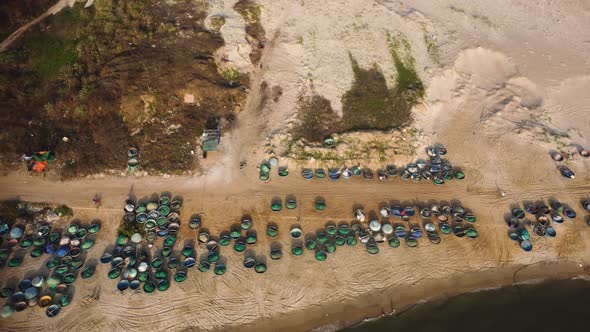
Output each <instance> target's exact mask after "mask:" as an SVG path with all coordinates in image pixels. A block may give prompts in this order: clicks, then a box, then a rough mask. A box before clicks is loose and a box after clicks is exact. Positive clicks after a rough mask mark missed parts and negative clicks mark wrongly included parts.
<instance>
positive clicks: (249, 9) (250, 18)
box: [234, 0, 265, 65]
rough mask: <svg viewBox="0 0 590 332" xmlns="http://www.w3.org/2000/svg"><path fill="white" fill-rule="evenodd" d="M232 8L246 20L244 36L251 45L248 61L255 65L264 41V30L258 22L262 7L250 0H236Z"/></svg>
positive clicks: (258, 60) (260, 54) (258, 59)
mask: <svg viewBox="0 0 590 332" xmlns="http://www.w3.org/2000/svg"><path fill="white" fill-rule="evenodd" d="M234 9H235V10H236V11H237V12H238V13H240V15H242V17H243V18H244V20H245V21H246V36H247V39H248V42H249V43H250V45H251V46H252V52H250V61H251V62H252V64H254V65H256V64H258V62H260V57H261V56H262V49H263V48H264V43H265V32H264V28H263V27H262V24H261V23H260V15H261V14H262V7H260V5H258V4H256V3H255V2H254V1H252V0H240V1H238V2H237V3H236V4H235V6H234Z"/></svg>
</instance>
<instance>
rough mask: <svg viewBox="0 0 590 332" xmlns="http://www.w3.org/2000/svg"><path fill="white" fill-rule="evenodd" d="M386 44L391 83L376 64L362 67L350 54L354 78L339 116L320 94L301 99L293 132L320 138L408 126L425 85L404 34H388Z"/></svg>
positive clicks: (343, 98)
mask: <svg viewBox="0 0 590 332" xmlns="http://www.w3.org/2000/svg"><path fill="white" fill-rule="evenodd" d="M388 45H389V47H390V51H391V56H392V60H393V63H394V65H395V68H396V71H397V73H396V74H397V75H396V79H395V85H394V86H393V87H391V88H390V87H388V86H387V81H386V79H385V76H384V75H383V72H382V71H381V69H380V68H379V67H378V66H377V64H374V65H373V67H371V68H368V69H364V68H361V67H360V66H359V65H358V63H357V62H356V60H355V59H354V58H353V57H352V56H351V57H350V61H351V63H352V70H353V73H354V81H353V82H352V87H351V88H350V90H348V91H347V92H346V93H345V94H344V95H343V96H342V118H340V117H338V116H337V114H335V112H334V110H333V109H332V106H331V105H330V102H329V101H328V100H326V99H325V98H323V97H321V96H318V95H315V96H313V97H312V98H311V99H309V100H305V99H302V100H301V102H300V106H301V109H300V111H299V114H298V121H297V124H296V126H295V127H294V129H295V130H294V133H293V134H294V135H295V136H296V137H303V138H304V139H306V140H307V141H310V142H321V141H322V140H323V139H325V138H326V137H328V136H330V135H331V134H333V133H341V132H347V131H356V130H390V129H395V128H400V127H404V126H407V125H408V124H409V123H410V122H411V120H412V119H411V111H412V107H414V106H415V105H416V104H418V103H419V102H420V100H421V99H422V98H423V96H424V86H423V85H422V81H421V79H420V77H419V76H418V74H417V72H416V70H415V68H414V64H415V61H414V58H413V57H412V55H411V48H410V46H409V43H408V42H407V41H406V40H405V38H403V36H401V37H399V38H398V40H394V39H393V38H392V37H391V36H388Z"/></svg>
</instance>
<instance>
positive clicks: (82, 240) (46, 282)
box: [0, 221, 100, 318]
mask: <svg viewBox="0 0 590 332" xmlns="http://www.w3.org/2000/svg"><path fill="white" fill-rule="evenodd" d="M24 230H25V227H23V226H21V225H15V226H13V227H12V229H11V230H10V232H9V234H10V237H11V239H10V240H9V241H8V244H9V248H11V247H16V246H17V244H18V246H19V247H20V248H21V250H19V253H18V254H15V255H13V257H12V258H11V259H10V260H8V266H9V267H16V266H19V265H20V264H21V263H22V253H23V252H24V251H29V250H30V251H29V255H30V256H31V257H33V258H37V257H40V256H41V255H42V254H44V253H45V254H49V255H51V258H50V259H49V260H48V261H47V262H46V263H45V267H46V269H44V270H43V271H40V272H38V273H34V275H35V276H34V277H33V278H32V279H28V278H25V279H23V280H21V281H20V282H19V283H18V285H17V286H16V287H14V286H10V285H5V286H4V288H2V290H0V297H2V298H6V299H7V302H6V304H5V305H4V307H3V308H2V312H1V313H0V316H1V317H3V318H5V317H8V316H10V315H12V313H13V312H14V311H23V310H25V309H26V308H27V307H34V306H39V307H42V308H46V309H45V313H46V315H47V316H48V317H54V316H56V315H57V314H58V313H59V312H60V310H61V308H63V307H66V306H68V305H69V304H70V302H71V299H72V294H73V288H72V285H73V284H74V283H75V282H76V280H77V279H78V276H80V277H81V278H82V279H88V278H90V277H92V276H93V275H94V271H95V266H94V265H92V264H88V263H86V265H85V267H84V268H82V267H83V266H84V264H85V260H86V252H87V251H88V250H90V248H92V247H93V245H94V242H95V236H96V233H98V231H99V230H100V222H98V221H95V222H92V223H91V224H90V225H88V226H87V227H85V226H82V225H80V224H79V223H78V222H74V223H71V224H70V225H68V226H67V228H66V229H65V231H64V232H63V234H62V232H61V231H59V230H55V229H54V228H53V227H52V226H51V224H49V223H48V224H44V225H41V226H39V227H38V228H37V229H36V230H35V231H34V232H33V233H32V234H25V233H24ZM9 248H3V249H1V251H0V255H1V257H2V258H3V259H5V258H7V257H8V255H9V250H10V249H9ZM23 250H24V251H23ZM6 282H7V283H9V282H10V281H6Z"/></svg>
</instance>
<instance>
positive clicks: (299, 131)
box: [295, 95, 340, 142]
mask: <svg viewBox="0 0 590 332" xmlns="http://www.w3.org/2000/svg"><path fill="white" fill-rule="evenodd" d="M297 116H298V119H297V120H298V122H297V126H296V127H295V136H299V137H304V138H305V139H307V140H308V141H310V142H322V141H323V140H324V139H326V138H327V137H328V136H330V135H331V134H333V133H334V132H336V131H338V128H339V126H340V117H339V116H338V114H337V113H336V112H335V111H334V110H333V109H332V105H331V104H330V101H329V100H328V99H326V98H324V97H322V96H319V95H313V96H312V97H310V98H307V99H304V100H302V101H301V108H300V110H299V112H298V114H297Z"/></svg>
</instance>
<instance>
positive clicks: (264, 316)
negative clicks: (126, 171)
mask: <svg viewBox="0 0 590 332" xmlns="http://www.w3.org/2000/svg"><path fill="white" fill-rule="evenodd" d="M234 3H236V1H234V0H227V1H214V6H212V8H213V9H211V13H210V14H211V15H225V14H227V15H228V20H227V22H229V23H228V26H226V27H224V28H222V29H221V31H220V33H221V36H222V37H223V38H224V40H225V41H226V44H225V45H224V47H223V48H221V49H220V51H219V54H217V55H216V57H217V58H216V59H215V60H216V61H222V60H220V59H233V60H232V61H235V62H236V63H237V64H238V65H239V66H238V67H239V68H240V70H242V71H244V72H247V73H248V74H249V75H250V76H249V79H250V83H251V87H250V90H249V94H248V100H247V103H246V105H245V107H244V110H243V111H242V112H241V113H239V114H238V115H237V119H236V124H235V127H234V129H233V130H232V131H229V132H227V133H225V134H224V136H223V137H222V140H221V141H222V143H221V150H220V152H219V158H218V159H217V160H216V161H214V162H212V163H211V164H207V165H205V166H204V169H203V175H198V176H196V175H195V176H166V177H164V176H159V177H158V176H128V177H122V176H121V177H120V176H112V175H105V174H99V175H95V176H89V177H83V178H79V179H75V180H69V181H60V180H59V179H57V178H53V177H52V176H51V175H47V176H30V175H29V173H25V172H24V171H18V172H7V173H5V174H2V176H0V200H5V199H15V198H18V199H21V200H27V201H34V202H49V203H56V204H67V205H69V206H71V207H72V208H73V209H74V217H73V218H74V219H79V220H81V221H82V223H88V222H90V221H91V220H94V219H98V220H100V221H101V222H102V225H103V227H102V230H101V232H100V233H99V235H98V238H97V242H96V245H95V246H94V247H93V248H92V250H91V251H90V252H89V256H88V259H90V260H93V259H94V260H98V259H99V258H100V256H101V255H102V254H103V253H104V252H105V250H107V248H110V247H111V246H112V245H113V244H114V242H115V239H116V236H117V234H116V232H117V227H118V226H119V224H120V222H121V219H122V216H123V205H124V202H125V199H126V197H127V196H128V195H129V194H130V193H132V194H133V195H135V196H136V197H138V198H143V197H149V196H150V195H152V194H154V193H156V194H159V193H162V192H165V191H167V192H171V193H172V195H181V196H182V197H183V200H184V205H183V207H182V210H181V231H180V233H179V234H180V241H178V243H177V244H176V246H175V249H176V250H179V249H181V248H182V247H183V246H184V244H185V243H195V248H196V253H197V256H198V257H201V255H202V254H205V253H206V251H207V250H206V249H205V247H204V245H202V244H199V245H197V243H196V241H195V237H196V235H197V234H196V232H195V231H193V230H190V229H189V228H188V226H187V221H188V218H189V217H190V216H191V215H192V214H201V215H202V216H203V222H202V228H206V229H208V230H209V231H210V233H211V234H219V233H220V232H221V231H224V230H228V229H229V227H230V226H231V225H233V224H236V223H238V222H239V220H240V218H241V216H243V215H245V214H249V215H251V216H252V218H253V229H254V230H256V232H257V233H258V242H257V244H255V245H254V246H253V247H252V249H251V250H253V252H254V253H255V254H257V255H265V256H266V257H268V255H269V251H270V246H271V244H273V243H275V242H278V243H279V244H280V245H281V246H282V250H283V257H282V258H281V259H280V260H278V261H272V260H270V259H268V260H267V265H268V271H267V272H266V273H264V274H256V273H255V272H254V271H252V270H251V269H246V268H245V267H244V266H243V264H242V260H243V257H244V254H243V253H237V252H235V251H234V250H233V249H232V248H231V247H223V248H222V249H221V255H222V257H223V259H224V260H226V262H227V273H226V274H225V275H223V276H216V275H214V274H213V273H211V272H208V273H201V272H199V271H198V270H197V269H196V268H193V269H191V270H189V272H188V278H187V280H186V281H185V282H184V283H175V282H172V285H171V287H170V289H169V290H168V291H167V292H155V293H153V294H145V293H143V291H137V292H134V291H129V290H128V291H125V292H120V291H118V290H117V289H116V281H115V280H110V279H108V278H107V272H108V271H109V268H110V266H109V265H102V264H99V265H98V266H97V271H96V273H95V275H94V276H93V277H92V278H91V279H88V280H81V281H78V282H77V283H76V284H75V285H74V288H75V296H74V299H73V301H72V304H71V305H70V306H68V307H67V308H64V309H63V310H62V311H61V313H60V315H59V316H57V317H55V318H53V319H49V318H47V317H46V316H45V312H44V310H42V309H40V308H38V307H35V308H28V309H27V310H25V311H23V312H18V313H14V314H13V315H12V316H11V317H9V318H7V319H2V320H0V330H2V331H77V330H85V331H145V330H157V331H217V330H225V331H337V330H340V329H342V328H345V327H348V326H352V325H355V324H357V323H359V322H361V321H363V320H364V319H366V318H371V317H378V316H380V315H389V314H391V313H399V312H402V311H404V310H406V309H408V308H409V307H411V306H413V305H414V304H416V303H420V302H421V301H429V300H435V299H440V298H444V297H451V296H454V295H458V294H462V293H466V292H472V291H477V290H479V289H486V288H494V287H499V286H503V285H510V284H514V283H522V282H533V281H536V280H544V279H566V278H572V277H576V276H588V275H589V274H590V236H589V235H590V227H588V224H587V220H588V213H587V212H586V211H584V210H583V209H582V207H581V204H580V201H581V200H583V199H588V198H590V196H589V194H590V182H589V180H590V172H589V170H590V159H587V158H582V157H581V156H580V155H579V154H577V148H578V147H585V148H590V141H589V140H588V137H590V117H588V112H589V111H590V99H589V98H588V91H590V58H589V57H588V56H587V54H590V42H589V41H590V27H589V25H588V23H587V22H590V6H589V5H588V3H587V1H567V3H565V2H555V1H538V2H535V3H531V2H528V1H508V0H505V1H495V2H493V3H492V2H489V1H480V0H478V1H470V2H469V3H467V4H463V3H461V2H457V1H451V0H442V1H437V2H431V1H404V2H403V3H402V2H396V1H386V0H372V1H362V2H361V1H353V0H332V1H326V2H317V1H309V0H308V1H304V0H302V1H292V0H279V1H277V0H272V1H271V0H260V1H258V2H257V3H259V5H260V6H261V8H262V9H261V23H262V26H263V27H264V30H265V31H266V36H267V41H266V44H265V47H264V49H263V50H262V51H261V53H262V54H261V59H260V63H259V64H258V65H252V63H250V62H249V61H250V60H249V59H247V57H246V55H247V53H248V51H249V50H250V45H248V43H247V41H246V40H245V38H246V37H244V31H241V30H240V29H241V28H242V27H243V22H242V20H241V19H239V18H237V17H236V13H235V12H234V11H233V9H232V6H233V4H234ZM238 28H240V29H238ZM238 30H240V31H238ZM388 33H403V35H404V36H405V37H406V38H407V39H408V41H409V43H410V44H411V45H412V49H413V51H414V56H415V58H416V68H417V70H418V71H419V73H420V75H421V77H422V78H423V80H424V83H425V85H426V95H425V97H424V101H423V102H422V103H421V104H420V105H418V106H417V107H415V108H414V109H413V110H412V118H413V120H414V122H413V123H412V128H414V129H415V130H416V132H418V133H420V134H419V135H417V136H416V137H414V138H413V139H414V141H412V143H413V144H415V145H416V146H417V147H418V148H417V149H416V153H415V154H411V155H395V156H391V155H387V157H388V158H389V157H391V160H390V159H388V160H386V161H382V160H377V159H371V160H356V161H355V163H356V162H362V164H363V165H369V166H371V167H382V166H384V165H385V164H388V163H395V164H397V165H398V166H401V165H402V164H404V163H406V162H408V161H410V160H415V159H416V158H426V153H425V151H424V147H426V146H429V145H432V144H434V143H442V144H444V145H445V147H446V148H447V149H448V155H447V156H446V157H447V158H448V160H449V161H450V162H452V163H453V165H455V166H457V167H460V168H461V169H462V170H463V171H464V172H465V174H466V178H465V180H463V181H450V182H448V183H446V184H445V185H443V186H435V185H434V184H432V183H431V182H424V181H423V182H422V183H413V182H405V181H402V180H401V179H399V177H398V178H394V179H392V180H390V181H386V182H381V181H379V180H377V179H375V180H373V181H365V180H363V179H361V178H358V177H357V178H352V179H349V180H344V179H341V180H340V181H329V180H327V179H324V180H317V179H314V180H312V181H305V180H304V179H302V178H301V176H300V174H299V172H300V169H301V167H311V168H315V167H327V166H334V162H330V161H321V160H315V159H314V160H306V161H301V160H299V161H294V160H290V159H288V158H285V157H280V156H279V160H280V164H285V165H287V164H288V165H290V172H291V173H290V175H289V177H286V178H279V177H278V176H277V175H276V173H274V170H273V174H272V177H271V181H270V182H269V183H262V182H260V181H259V180H258V170H257V168H256V165H257V164H258V163H259V162H260V161H262V160H263V159H267V158H269V157H270V156H271V155H275V154H276V155H280V153H279V151H280V150H281V149H284V146H283V147H281V146H279V143H277V145H274V144H275V142H283V141H284V140H285V138H286V137H287V136H288V135H289V130H290V129H292V125H293V121H294V119H295V117H296V115H297V110H298V104H297V103H298V100H299V98H300V97H301V96H302V95H303V96H307V95H310V94H312V93H313V94H318V95H321V96H323V97H325V98H327V99H328V100H329V101H330V102H331V105H332V107H333V108H334V111H336V112H337V113H338V114H340V113H341V112H342V102H341V100H342V96H343V95H344V94H345V92H346V91H347V90H348V89H350V85H351V82H352V80H353V73H352V68H351V65H350V57H351V56H352V57H354V58H355V59H357V60H358V62H359V64H360V65H361V66H362V67H365V68H367V67H370V66H372V65H376V66H378V67H379V68H380V70H382V71H383V73H384V76H385V77H386V78H387V82H388V84H390V83H391V82H392V81H393V77H394V71H395V70H394V67H393V64H392V61H391V55H390V51H389V49H388V47H387V42H386V40H387V34H388ZM224 52H226V53H225V54H224ZM224 61H225V60H224ZM225 65H227V64H225ZM263 83H264V84H263ZM266 86H268V87H274V86H280V87H281V88H282V95H281V97H280V98H279V99H277V101H272V102H271V101H268V100H266V99H268V98H265V97H264V88H263V87H266ZM261 119H262V120H261ZM372 134H374V135H375V137H376V138H377V139H384V137H391V136H392V134H391V133H372ZM409 139H410V138H409ZM404 141H405V138H404ZM386 144H391V143H390V142H389V141H387V142H386ZM552 150H559V151H563V152H564V154H567V155H568V156H569V158H568V159H567V161H566V162H564V163H563V165H567V166H568V167H570V168H571V169H572V170H574V171H575V173H576V178H575V179H573V180H569V179H565V178H564V177H562V176H561V175H560V174H559V171H558V170H557V166H558V165H561V164H558V163H556V162H555V161H554V160H552V159H551V158H550V156H549V151H552ZM570 152H571V154H570ZM392 155H393V153H392ZM241 160H247V161H248V165H247V167H246V168H244V169H243V170H242V169H239V167H238V165H239V161H241ZM351 164H352V162H349V165H351ZM338 166H343V165H338ZM95 193H100V194H101V195H102V197H103V199H102V206H101V207H100V208H99V209H97V208H95V207H94V206H93V204H92V200H91V199H92V197H93V196H94V194H95ZM287 195H294V196H295V197H296V198H297V201H298V208H297V209H295V210H286V209H284V210H283V211H281V212H272V211H271V209H270V205H271V200H272V199H273V198H275V197H280V198H282V199H283V201H284V199H285V197H286V196H287ZM316 197H322V198H324V199H325V200H326V203H327V209H326V210H325V211H321V212H320V211H316V210H315V209H314V206H313V201H314V200H315V199H316ZM551 198H555V199H558V200H559V201H561V202H562V203H564V204H567V205H569V206H571V207H572V208H573V209H574V210H575V211H576V212H577V217H576V218H575V219H571V220H570V219H566V221H565V222H564V223H563V224H556V225H555V228H556V230H557V237H555V238H548V237H536V236H533V238H532V242H533V246H534V249H533V251H531V252H525V251H523V250H522V249H521V248H520V247H519V246H518V244H517V242H514V241H512V240H510V238H509V237H508V226H507V224H506V215H507V214H509V213H510V211H511V208H512V207H513V206H514V205H515V204H519V205H520V206H521V207H522V203H523V202H525V201H544V202H545V204H548V200H549V199H551ZM453 201H458V202H460V203H461V204H462V205H463V206H464V207H466V208H468V209H469V210H471V211H472V212H473V213H474V214H475V215H476V216H477V222H476V223H475V227H476V228H477V230H478V231H479V237H478V238H477V239H468V238H466V237H465V238H458V237H455V236H453V235H448V236H443V237H442V242H441V243H440V244H438V245H434V244H431V243H430V242H428V240H427V239H421V240H420V244H419V245H418V247H416V248H410V247H407V246H405V244H403V243H402V245H401V246H400V247H399V248H395V249H394V248H389V247H388V246H387V244H386V243H384V244H380V245H379V247H380V252H379V254H377V255H369V254H368V253H367V252H366V250H365V248H364V247H363V246H361V245H357V246H355V247H348V246H342V247H338V249H337V250H336V252H335V253H334V254H330V255H329V257H328V259H327V260H326V261H325V262H318V261H316V260H315V259H314V257H313V254H312V253H311V252H309V251H307V250H306V252H305V253H304V254H303V256H301V257H295V256H293V255H291V254H290V248H291V245H292V243H293V240H292V239H291V238H290V237H289V232H288V231H289V229H290V227H291V226H293V225H299V226H300V227H301V229H302V230H303V233H304V234H305V233H309V232H313V231H315V230H317V229H318V228H321V227H324V226H325V225H326V223H328V222H336V223H338V222H341V221H347V222H350V221H351V220H352V219H353V210H354V207H356V206H363V207H364V209H365V210H366V211H367V212H369V213H370V212H376V213H378V209H379V207H380V204H383V203H394V202H399V203H401V204H426V203H428V204H430V203H431V202H453ZM414 219H415V220H418V218H414ZM269 222H275V223H277V224H278V225H279V235H278V237H277V238H275V239H271V238H269V237H267V236H266V235H265V232H266V225H267V223H269ZM65 225H67V222H66V221H63V222H61V223H60V224H58V225H56V227H64V226H65ZM185 241H186V242H185ZM161 242H162V241H157V242H156V243H157V244H156V245H155V246H154V248H152V252H153V253H155V252H156V251H157V250H159V249H160V248H161V246H162V243H161ZM45 258H46V256H43V258H40V259H32V258H30V257H28V256H27V257H26V259H25V260H24V262H23V265H22V266H21V267H19V268H18V269H7V268H3V269H1V270H0V280H8V279H10V280H13V279H20V278H22V277H23V276H25V274H27V273H31V271H38V270H41V267H42V265H43V264H44V262H45V260H46V259H45Z"/></svg>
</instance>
